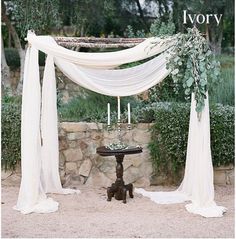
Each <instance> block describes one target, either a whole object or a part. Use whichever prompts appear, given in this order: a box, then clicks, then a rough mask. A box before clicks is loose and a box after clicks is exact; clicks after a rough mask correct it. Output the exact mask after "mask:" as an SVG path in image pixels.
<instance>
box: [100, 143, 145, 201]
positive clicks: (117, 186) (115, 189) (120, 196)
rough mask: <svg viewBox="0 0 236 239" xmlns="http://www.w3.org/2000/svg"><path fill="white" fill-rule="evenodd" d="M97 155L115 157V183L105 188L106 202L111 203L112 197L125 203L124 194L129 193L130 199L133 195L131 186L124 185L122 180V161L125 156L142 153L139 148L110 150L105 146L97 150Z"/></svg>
mask: <svg viewBox="0 0 236 239" xmlns="http://www.w3.org/2000/svg"><path fill="white" fill-rule="evenodd" d="M97 153H98V154H99V155H101V156H115V158H116V162H117V165H116V181H115V183H112V185H111V187H108V188H107V201H111V199H112V197H115V199H117V200H123V203H126V192H127V191H129V196H130V197H131V198H133V197H134V195H133V184H132V183H130V184H127V185H125V183H124V180H123V164H122V163H123V159H124V156H125V155H126V154H138V153H142V148H141V147H129V148H127V149H117V150H111V149H109V148H106V147H105V146H102V147H99V148H97Z"/></svg>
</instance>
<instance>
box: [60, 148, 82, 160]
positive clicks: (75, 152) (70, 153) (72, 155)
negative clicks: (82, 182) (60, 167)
mask: <svg viewBox="0 0 236 239" xmlns="http://www.w3.org/2000/svg"><path fill="white" fill-rule="evenodd" d="M63 153H64V155H65V158H66V161H69V162H70V161H79V160H83V154H82V151H81V149H80V148H75V149H73V148H72V149H67V150H65V151H64V152H63Z"/></svg>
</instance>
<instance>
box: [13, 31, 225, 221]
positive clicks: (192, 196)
mask: <svg viewBox="0 0 236 239" xmlns="http://www.w3.org/2000/svg"><path fill="white" fill-rule="evenodd" d="M27 40H28V42H29V47H28V49H27V53H26V60H25V73H24V86H23V97H22V123H21V124H22V125H21V156H22V158H21V167H22V179H21V186H20V192H19V196H18V201H17V205H16V206H15V207H14V208H15V209H16V210H19V211H21V212H22V213H25V214H26V213H31V212H38V213H49V212H54V211H56V210H58V203H57V202H55V201H54V200H53V199H51V198H48V197H47V196H46V193H63V194H66V193H79V190H71V189H63V188H62V186H61V182H60V177H59V167H58V164H59V163H58V162H59V148H58V132H57V124H58V119H57V105H56V79H55V69H54V64H55V65H56V66H58V68H59V69H60V70H61V71H62V72H63V73H64V74H65V75H66V76H67V77H69V78H70V79H71V80H72V81H74V82H75V83H77V84H79V85H81V86H83V87H85V88H88V89H90V90H92V91H95V92H98V93H101V94H105V95H110V96H129V95H135V94H139V93H142V92H143V91H145V90H147V89H149V88H150V87H152V86H154V85H156V84H158V83H159V82H161V81H162V80H163V79H164V78H165V77H166V76H167V75H168V74H169V73H170V71H169V70H167V69H166V61H167V60H166V57H167V53H166V50H167V49H168V48H170V47H171V45H172V44H173V43H174V40H171V38H169V39H167V40H164V39H159V38H149V39H147V40H145V41H144V42H142V43H140V44H139V45H137V46H135V47H133V48H130V49H126V50H121V51H116V52H106V53H82V52H74V51H71V50H68V49H66V48H63V47H61V46H59V45H57V43H56V42H55V41H54V39H53V38H52V37H50V36H36V35H35V34H34V33H32V32H28V35H27ZM154 41H155V42H157V43H158V44H155V45H154V44H152V43H153V42H154ZM39 50H40V51H43V52H44V53H46V54H47V59H46V64H45V70H44V76H43V83H42V99H41V88H40V77H39V66H38V51H39ZM158 54H159V55H158ZM156 55H157V56H156ZM152 56H156V57H155V58H153V59H151V60H149V61H147V62H146V63H144V64H141V65H139V66H135V67H131V68H128V69H112V68H114V67H116V66H119V65H122V64H125V63H130V62H135V61H138V60H142V59H146V58H149V57H152ZM205 103H206V106H205V108H204V111H203V112H202V117H201V121H198V118H197V114H196V112H195V105H196V102H195V101H194V96H193V95H192V103H191V114H190V125H189V138H188V147H187V158H186V167H185V175H184V179H183V182H182V184H181V185H180V187H179V188H178V189H177V190H176V191H174V192H147V191H145V190H143V189H136V192H139V193H142V194H143V195H144V196H148V197H150V198H151V199H152V200H154V201H155V202H157V203H180V202H184V201H187V200H190V201H191V204H188V205H186V209H187V210H188V211H189V212H192V213H195V214H200V215H202V216H204V217H220V216H222V214H223V212H225V211H226V209H225V208H224V207H220V206H217V205H216V203H215V202H214V185H213V167H212V159H211V150H210V123H209V106H208V99H206V102H205ZM41 141H42V142H43V143H42V144H41Z"/></svg>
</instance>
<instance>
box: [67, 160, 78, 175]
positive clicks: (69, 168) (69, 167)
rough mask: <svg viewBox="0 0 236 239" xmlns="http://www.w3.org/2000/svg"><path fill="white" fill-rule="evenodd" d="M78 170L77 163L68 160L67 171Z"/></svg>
mask: <svg viewBox="0 0 236 239" xmlns="http://www.w3.org/2000/svg"><path fill="white" fill-rule="evenodd" d="M76 170H77V164H76V163H75V162H66V173H67V174H68V173H71V172H75V171H76Z"/></svg>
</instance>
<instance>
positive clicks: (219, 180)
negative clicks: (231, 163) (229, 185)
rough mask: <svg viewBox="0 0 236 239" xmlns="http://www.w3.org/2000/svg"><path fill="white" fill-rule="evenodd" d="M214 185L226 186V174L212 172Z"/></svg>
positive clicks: (220, 171)
mask: <svg viewBox="0 0 236 239" xmlns="http://www.w3.org/2000/svg"><path fill="white" fill-rule="evenodd" d="M214 184H217V185H226V174H225V170H217V169H215V170H214Z"/></svg>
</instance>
